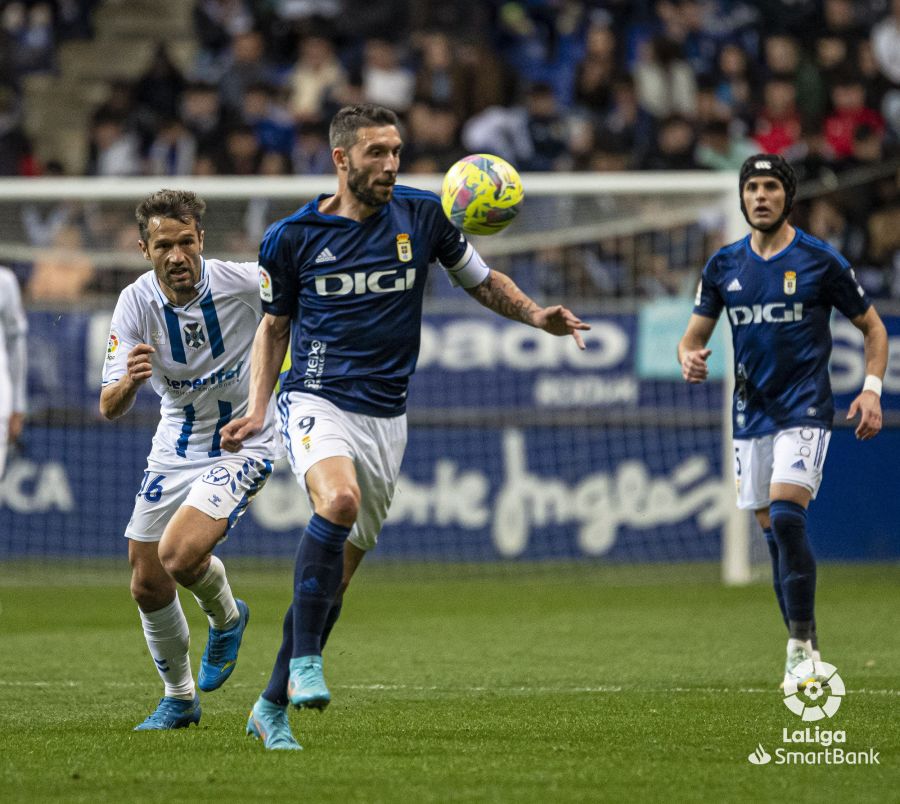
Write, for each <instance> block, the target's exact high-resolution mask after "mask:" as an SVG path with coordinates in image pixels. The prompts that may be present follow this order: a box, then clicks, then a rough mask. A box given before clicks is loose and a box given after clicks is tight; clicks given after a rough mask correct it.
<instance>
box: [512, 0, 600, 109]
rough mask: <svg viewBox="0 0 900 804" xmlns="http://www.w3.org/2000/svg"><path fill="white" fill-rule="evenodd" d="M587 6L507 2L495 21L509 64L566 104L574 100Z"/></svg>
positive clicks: (520, 74) (523, 76) (522, 77)
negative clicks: (573, 89)
mask: <svg viewBox="0 0 900 804" xmlns="http://www.w3.org/2000/svg"><path fill="white" fill-rule="evenodd" d="M584 12H585V9H584V5H583V4H582V3H570V2H562V3H559V2H549V3H541V2H537V3H536V2H524V3H522V2H514V1H511V2H504V3H501V4H499V9H498V12H497V19H496V33H497V43H498V47H499V49H500V52H501V54H502V55H503V58H504V60H505V61H506V63H507V64H508V65H509V66H510V67H511V68H512V69H513V71H514V72H515V73H516V74H518V75H519V76H520V77H521V79H522V80H523V81H524V82H526V83H529V84H536V83H541V84H548V85H549V86H550V87H551V88H552V91H553V94H554V95H555V96H556V98H557V100H558V101H559V102H560V103H561V104H562V105H563V106H566V107H567V106H568V105H569V103H570V101H571V98H572V82H573V79H574V68H575V65H576V64H577V63H578V57H579V53H580V51H581V32H582V31H583V30H584Z"/></svg>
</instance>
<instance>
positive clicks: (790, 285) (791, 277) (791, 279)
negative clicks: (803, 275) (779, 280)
mask: <svg viewBox="0 0 900 804" xmlns="http://www.w3.org/2000/svg"><path fill="white" fill-rule="evenodd" d="M784 292H785V295H787V296H793V295H794V294H795V293H796V292H797V272H796V271H785V272H784Z"/></svg>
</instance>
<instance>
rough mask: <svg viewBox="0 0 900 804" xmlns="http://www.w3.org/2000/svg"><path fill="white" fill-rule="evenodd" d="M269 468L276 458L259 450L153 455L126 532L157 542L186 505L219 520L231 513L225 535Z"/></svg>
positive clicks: (133, 536) (270, 471) (261, 483)
mask: <svg viewBox="0 0 900 804" xmlns="http://www.w3.org/2000/svg"><path fill="white" fill-rule="evenodd" d="M271 473H272V461H271V460H270V459H269V458H264V457H262V456H260V455H248V454H242V455H222V456H221V457H219V458H210V459H209V461H192V462H191V463H190V464H189V465H188V466H184V465H183V464H181V465H179V464H166V465H164V464H161V463H157V462H155V461H153V460H149V461H148V463H147V468H146V470H145V471H144V480H143V482H142V483H141V487H140V489H138V493H137V497H136V499H135V503H134V511H133V512H132V514H131V519H130V520H129V522H128V527H127V528H125V536H126V537H127V538H129V539H134V540H135V541H138V542H158V541H159V540H160V539H161V538H162V535H163V531H165V529H166V525H168V524H169V520H170V519H171V518H172V517H173V516H174V515H175V512H176V511H177V510H178V509H179V508H180V507H181V506H183V505H190V506H191V507H192V508H196V509H197V510H198V511H201V512H202V513H204V514H206V515H207V516H209V517H212V518H213V519H216V520H219V519H225V518H227V519H228V527H226V529H225V533H226V535H227V533H228V531H229V530H230V529H231V528H233V527H234V525H235V523H236V522H237V521H238V519H239V518H240V516H241V514H243V513H244V511H245V510H246V509H247V506H248V505H249V504H250V500H252V499H253V497H254V496H256V494H258V493H259V490H260V489H261V488H262V487H263V486H264V485H265V483H266V480H267V479H268V477H269V475H270V474H271ZM224 540H225V536H223V537H222V541H224Z"/></svg>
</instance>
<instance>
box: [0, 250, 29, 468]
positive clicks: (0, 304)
mask: <svg viewBox="0 0 900 804" xmlns="http://www.w3.org/2000/svg"><path fill="white" fill-rule="evenodd" d="M27 332H28V321H27V320H26V318H25V310H23V309H22V294H21V293H19V283H18V282H17V281H16V277H15V275H14V274H13V272H12V271H10V270H9V268H4V267H2V266H0V478H2V477H3V472H4V470H5V469H6V456H7V451H8V449H9V447H10V445H12V444H15V443H16V441H18V439H19V436H20V435H21V434H22V427H23V425H24V424H25V398H26V395H25V368H26V358H25V335H26V333H27Z"/></svg>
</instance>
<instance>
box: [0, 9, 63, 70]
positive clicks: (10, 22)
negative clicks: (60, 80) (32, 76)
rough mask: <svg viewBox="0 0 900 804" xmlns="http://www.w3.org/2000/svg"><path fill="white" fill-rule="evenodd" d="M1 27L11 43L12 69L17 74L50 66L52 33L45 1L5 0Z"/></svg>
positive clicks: (51, 61) (52, 50)
mask: <svg viewBox="0 0 900 804" xmlns="http://www.w3.org/2000/svg"><path fill="white" fill-rule="evenodd" d="M3 27H4V28H5V29H6V32H7V34H8V35H9V37H10V40H11V42H12V43H13V44H14V51H13V65H12V67H13V70H14V71H15V73H16V74H17V75H20V76H21V75H26V74H28V73H45V72H49V71H50V70H52V69H54V66H55V60H56V59H55V48H56V33H55V31H54V28H53V9H52V8H51V6H50V4H49V3H40V2H39V3H34V4H26V3H18V2H14V3H8V4H6V7H5V8H4V9H3Z"/></svg>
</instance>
